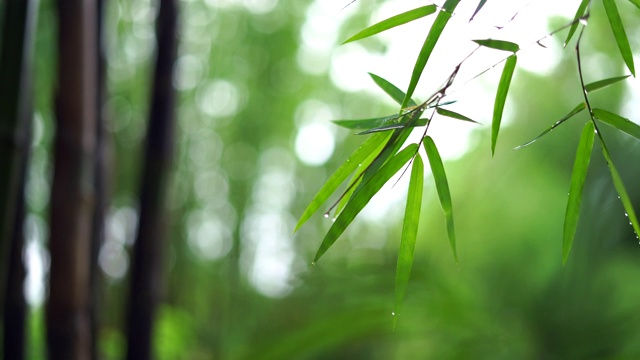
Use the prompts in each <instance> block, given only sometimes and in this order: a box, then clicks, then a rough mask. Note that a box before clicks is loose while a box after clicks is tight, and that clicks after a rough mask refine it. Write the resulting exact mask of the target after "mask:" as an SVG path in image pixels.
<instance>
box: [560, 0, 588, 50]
mask: <svg viewBox="0 0 640 360" xmlns="http://www.w3.org/2000/svg"><path fill="white" fill-rule="evenodd" d="M590 1H591V0H582V2H581V3H580V6H578V11H576V15H575V16H574V17H573V24H571V28H570V29H569V34H568V35H567V40H565V41H564V46H565V47H566V46H567V44H569V41H571V37H573V34H575V32H576V30H577V29H578V25H579V24H580V21H579V20H580V18H582V17H583V16H584V12H585V11H587V6H589V2H590Z"/></svg>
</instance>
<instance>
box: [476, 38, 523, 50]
mask: <svg viewBox="0 0 640 360" xmlns="http://www.w3.org/2000/svg"><path fill="white" fill-rule="evenodd" d="M473 42H474V43H476V44H478V45H480V46H484V47H488V48H491V49H496V50H502V51H510V52H512V53H516V52H518V51H520V46H519V45H518V44H516V43H512V42H510V41H504V40H494V39H484V40H473Z"/></svg>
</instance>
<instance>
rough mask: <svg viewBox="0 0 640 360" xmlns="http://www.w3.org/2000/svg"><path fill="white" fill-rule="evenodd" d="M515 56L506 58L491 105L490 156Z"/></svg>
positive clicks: (515, 59)
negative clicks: (493, 101) (494, 98)
mask: <svg viewBox="0 0 640 360" xmlns="http://www.w3.org/2000/svg"><path fill="white" fill-rule="evenodd" d="M517 61H518V58H517V56H516V55H515V54H514V55H511V56H509V57H508V58H507V61H506V62H505V64H504V69H503V70H502V76H501V77H500V83H499V84H498V92H497V94H496V101H495V103H494V105H493V121H492V122H491V154H492V155H493V154H494V153H495V151H496V143H497V141H498V133H499V132H500V122H501V121H502V112H503V111H504V104H505V103H506V101H507V94H508V93H509V85H510V84H511V78H512V77H513V71H514V70H515V68H516V62H517Z"/></svg>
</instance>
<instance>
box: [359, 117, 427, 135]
mask: <svg viewBox="0 0 640 360" xmlns="http://www.w3.org/2000/svg"><path fill="white" fill-rule="evenodd" d="M428 122H429V119H417V120H416V121H414V122H413V123H411V124H409V121H403V122H399V123H395V124H389V125H383V126H380V127H377V128H373V129H369V130H365V131H361V132H359V133H356V135H367V134H372V133H376V132H381V131H389V130H396V129H402V128H414V127H419V126H425V125H427V123H428Z"/></svg>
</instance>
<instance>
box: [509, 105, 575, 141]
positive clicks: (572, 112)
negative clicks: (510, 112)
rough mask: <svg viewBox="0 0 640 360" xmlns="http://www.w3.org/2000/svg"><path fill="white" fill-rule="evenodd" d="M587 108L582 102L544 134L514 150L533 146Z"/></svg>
mask: <svg viewBox="0 0 640 360" xmlns="http://www.w3.org/2000/svg"><path fill="white" fill-rule="evenodd" d="M586 108H587V104H586V103H584V102H581V103H580V104H578V106H576V107H575V108H573V110H571V112H570V113H568V114H567V115H565V116H564V117H563V118H562V119H560V120H558V121H556V122H555V123H554V124H553V125H551V127H550V128H548V129H547V130H545V131H543V132H542V134H540V135H538V136H536V137H535V138H534V139H533V140H531V141H529V142H526V143H524V144H522V145H520V146H516V147H515V148H514V149H513V150H518V149H521V148H523V147H525V146H528V145H531V144H533V143H534V142H536V141H537V140H538V139H540V138H541V137H543V136H544V135H546V134H547V133H549V132H550V131H551V130H553V129H555V128H557V127H558V126H560V125H561V124H562V123H564V122H565V121H567V120H569V119H570V118H572V117H573V116H574V115H576V114H578V113H579V112H581V111H582V110H584V109H586Z"/></svg>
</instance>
